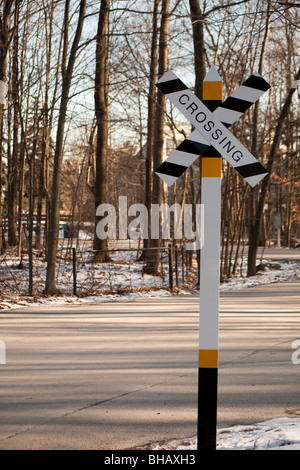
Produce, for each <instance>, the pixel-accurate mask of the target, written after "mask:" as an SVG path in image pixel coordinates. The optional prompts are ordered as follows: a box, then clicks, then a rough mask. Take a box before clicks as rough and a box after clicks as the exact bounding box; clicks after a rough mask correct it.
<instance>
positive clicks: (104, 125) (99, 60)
mask: <svg viewBox="0 0 300 470" xmlns="http://www.w3.org/2000/svg"><path fill="white" fill-rule="evenodd" d="M109 9H110V0H101V7H100V12H99V18H98V32H97V40H96V41H97V43H96V75H95V115H96V123H97V144H96V175H95V186H94V194H95V212H96V211H97V207H98V206H99V205H100V204H105V203H108V200H107V195H108V183H107V150H108V37H109V36H108V28H109ZM98 222H99V217H97V216H96V218H95V234H94V250H96V251H97V250H106V249H107V248H108V242H107V238H106V239H101V238H99V237H98V236H97V234H96V226H97V223H98ZM108 260H109V256H108V254H107V252H104V253H97V254H96V256H95V261H96V262H101V261H108Z"/></svg>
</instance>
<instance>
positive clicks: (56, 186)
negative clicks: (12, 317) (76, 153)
mask: <svg viewBox="0 0 300 470" xmlns="http://www.w3.org/2000/svg"><path fill="white" fill-rule="evenodd" d="M69 7H70V0H66V5H65V15H64V25H63V28H64V51H63V58H62V75H63V77H62V79H63V80H62V95H61V101H60V109H59V118H58V125H57V133H56V144H55V153H54V172H53V181H52V192H51V213H50V223H49V236H48V252H47V275H46V286H45V294H46V295H50V294H53V293H55V291H56V286H55V266H56V254H57V246H58V233H59V217H60V211H59V195H60V186H61V168H62V160H63V142H64V129H65V122H66V113H67V106H68V101H69V91H70V86H71V81H72V74H73V69H74V64H75V59H76V53H77V50H78V46H79V41H80V37H81V33H82V28H83V22H84V16H85V10H86V0H81V1H80V10H79V17H78V22H77V28H76V33H75V37H74V40H73V44H72V47H71V51H70V55H69V61H68V65H67V67H66V63H67V57H66V56H67V49H68V28H69Z"/></svg>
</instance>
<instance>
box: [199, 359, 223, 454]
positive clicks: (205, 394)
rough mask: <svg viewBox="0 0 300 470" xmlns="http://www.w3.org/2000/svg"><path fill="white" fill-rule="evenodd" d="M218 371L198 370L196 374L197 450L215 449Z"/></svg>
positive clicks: (213, 369)
mask: <svg viewBox="0 0 300 470" xmlns="http://www.w3.org/2000/svg"><path fill="white" fill-rule="evenodd" d="M217 396H218V369H217V368H200V369H199V374H198V435H197V436H198V440H197V450H216V449H217Z"/></svg>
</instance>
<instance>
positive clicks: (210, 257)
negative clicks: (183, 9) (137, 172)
mask: <svg viewBox="0 0 300 470" xmlns="http://www.w3.org/2000/svg"><path fill="white" fill-rule="evenodd" d="M156 86H157V87H158V88H159V90H160V91H161V92H162V93H164V94H165V95H166V96H167V97H168V98H169V99H170V101H171V102H172V103H173V104H174V105H175V106H176V107H177V108H178V109H179V110H180V111H181V112H182V113H183V114H184V115H185V116H186V117H187V119H188V120H189V121H190V122H191V123H192V124H193V125H194V127H195V131H193V132H192V133H191V134H190V136H188V137H187V138H186V139H185V140H184V141H183V142H182V143H181V144H180V145H179V146H178V147H177V149H176V150H174V151H173V152H172V153H171V155H170V156H169V157H168V158H167V159H166V160H165V161H164V162H163V163H162V164H161V165H160V166H159V168H158V169H157V170H156V173H157V175H158V176H159V177H160V178H161V179H163V180H164V181H165V182H166V183H167V184H168V186H171V185H172V184H173V183H174V182H175V181H176V180H177V178H179V176H180V175H181V174H182V173H183V172H184V171H185V170H186V169H187V168H188V167H189V166H190V165H191V164H192V163H193V162H194V161H195V160H196V159H197V158H198V157H199V155H200V154H202V158H201V203H202V205H203V206H204V208H205V213H207V214H209V217H207V218H206V219H205V223H204V228H203V234H204V240H205V243H204V244H203V246H202V249H201V256H200V292H199V293H200V318H199V369H198V439H197V449H198V450H216V430H217V395H218V393H217V388H218V357H219V353H218V321H219V283H220V218H221V213H220V212H221V211H220V207H221V161H222V156H223V157H224V158H225V159H226V160H227V161H228V162H229V163H230V164H231V165H232V166H233V167H234V168H235V169H236V170H237V171H238V172H239V173H240V174H241V175H242V176H243V178H244V179H245V180H246V181H247V182H248V183H249V184H250V185H251V186H252V187H254V186H255V185H256V184H257V183H258V182H259V181H261V180H262V178H264V177H265V175H266V174H267V170H266V169H265V168H264V167H263V166H262V165H261V163H260V162H259V161H258V160H257V159H256V158H255V157H254V156H253V155H252V154H251V153H250V152H249V151H248V150H247V149H246V148H245V147H244V146H243V145H242V144H241V142H239V140H238V139H236V138H235V137H234V136H233V135H232V133H231V132H230V131H229V130H228V128H229V127H230V126H231V125H232V124H233V123H234V122H235V121H236V120H237V119H238V118H239V117H240V116H242V114H243V113H244V112H245V111H246V110H247V109H249V108H250V106H251V105H252V104H253V103H255V102H256V101H257V100H258V99H259V98H260V96H262V94H263V93H265V91H267V90H268V89H269V88H270V85H269V84H268V83H267V82H266V81H265V80H264V79H263V78H262V77H261V76H260V75H258V74H253V75H251V76H250V77H249V78H248V79H247V80H246V81H245V82H244V83H243V84H242V85H241V86H240V87H239V88H238V89H237V90H236V91H235V92H234V93H233V94H232V95H231V96H230V97H229V98H227V99H226V100H225V101H224V102H223V103H222V80H221V78H220V76H219V74H218V72H217V71H216V69H215V68H214V67H212V68H211V69H210V70H209V72H208V74H207V76H206V77H205V79H204V81H203V101H200V99H198V98H197V97H196V96H195V95H194V94H193V92H192V91H191V90H189V89H188V87H187V86H186V85H185V84H184V83H183V82H182V81H181V80H180V79H179V78H178V77H177V76H176V75H175V74H174V73H173V72H172V71H168V72H167V73H166V74H165V75H163V77H161V79H160V80H159V81H158V82H157V83H156Z"/></svg>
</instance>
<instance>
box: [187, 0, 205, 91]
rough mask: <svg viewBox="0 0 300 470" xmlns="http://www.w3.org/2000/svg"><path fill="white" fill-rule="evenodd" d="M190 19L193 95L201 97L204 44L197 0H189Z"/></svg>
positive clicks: (201, 15)
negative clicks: (193, 71) (192, 48)
mask: <svg viewBox="0 0 300 470" xmlns="http://www.w3.org/2000/svg"><path fill="white" fill-rule="evenodd" d="M190 10H191V20H192V28H193V43H194V63H195V76H196V78H195V95H196V96H198V98H200V99H202V86H203V80H204V78H205V62H206V58H205V46H204V16H203V13H202V11H201V9H200V5H199V0H190Z"/></svg>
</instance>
